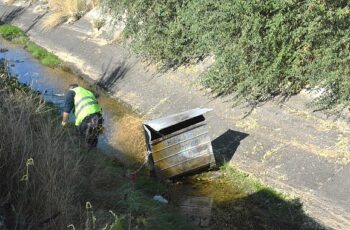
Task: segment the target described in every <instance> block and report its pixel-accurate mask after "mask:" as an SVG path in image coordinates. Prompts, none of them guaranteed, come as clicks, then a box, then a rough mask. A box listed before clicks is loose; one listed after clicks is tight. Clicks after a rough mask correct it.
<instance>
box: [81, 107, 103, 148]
mask: <svg viewBox="0 0 350 230" xmlns="http://www.w3.org/2000/svg"><path fill="white" fill-rule="evenodd" d="M102 125H103V118H102V115H101V114H100V113H94V114H91V115H89V116H87V117H86V118H85V119H84V120H83V122H82V123H81V125H80V126H78V131H79V134H80V135H81V137H82V138H84V140H85V142H86V144H87V145H88V147H89V148H94V147H96V146H97V142H98V135H99V132H100V130H101V128H102Z"/></svg>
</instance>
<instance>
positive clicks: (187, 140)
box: [151, 122, 215, 178]
mask: <svg viewBox="0 0 350 230" xmlns="http://www.w3.org/2000/svg"><path fill="white" fill-rule="evenodd" d="M151 148H152V156H153V160H154V165H155V168H156V171H157V172H158V173H159V174H160V175H161V176H162V177H166V178H169V177H173V176H176V175H180V174H183V173H186V172H189V171H192V170H194V169H198V168H201V167H205V166H208V165H212V164H214V162H215V159H214V156H213V150H212V146H211V140H210V137H209V133H208V127H207V125H206V123H205V122H201V123H199V124H196V125H193V126H190V127H187V128H185V129H183V130H181V132H177V133H174V134H170V135H167V136H164V137H162V138H159V139H157V140H154V141H153V142H152V145H151Z"/></svg>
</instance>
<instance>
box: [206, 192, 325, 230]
mask: <svg viewBox="0 0 350 230" xmlns="http://www.w3.org/2000/svg"><path fill="white" fill-rule="evenodd" d="M210 227H211V229H266V230H267V229H269V230H274V229H276V230H279V229H281V230H282V229H283V230H287V229H290V230H295V229H326V228H325V227H324V226H322V225H321V224H319V223H318V222H317V221H315V220H314V219H312V218H311V217H309V216H308V215H307V214H306V213H305V212H304V210H303V205H302V203H301V202H300V201H299V199H295V200H291V201H286V200H284V199H281V198H279V197H278V196H276V195H275V194H274V192H272V191H270V190H269V189H262V190H260V191H258V192H256V193H253V194H251V195H248V196H246V197H242V198H238V199H235V200H232V201H228V202H222V203H218V204H216V205H215V207H214V208H213V209H212V213H211V221H210Z"/></svg>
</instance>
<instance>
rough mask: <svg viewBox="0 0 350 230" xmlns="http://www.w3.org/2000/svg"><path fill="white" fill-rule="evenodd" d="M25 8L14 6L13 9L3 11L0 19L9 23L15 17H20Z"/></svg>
mask: <svg viewBox="0 0 350 230" xmlns="http://www.w3.org/2000/svg"><path fill="white" fill-rule="evenodd" d="M25 10H26V8H24V7H16V8H15V9H12V10H9V11H5V13H3V15H1V17H0V21H1V22H3V23H11V22H13V20H15V19H16V18H17V17H20V16H21V15H22V14H23V13H24V12H25Z"/></svg>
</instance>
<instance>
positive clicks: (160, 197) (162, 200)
mask: <svg viewBox="0 0 350 230" xmlns="http://www.w3.org/2000/svg"><path fill="white" fill-rule="evenodd" d="M153 200H155V201H158V202H159V203H163V204H167V203H168V200H166V199H165V198H164V197H162V196H161V195H155V196H154V197H153Z"/></svg>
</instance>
